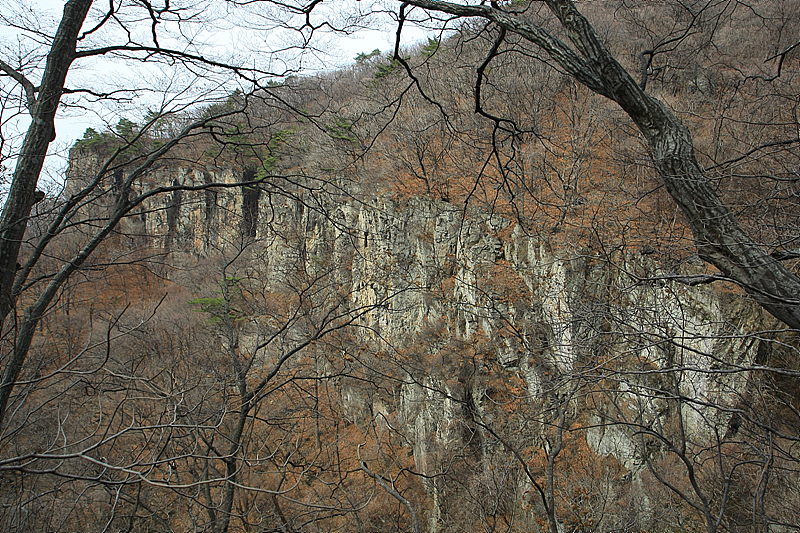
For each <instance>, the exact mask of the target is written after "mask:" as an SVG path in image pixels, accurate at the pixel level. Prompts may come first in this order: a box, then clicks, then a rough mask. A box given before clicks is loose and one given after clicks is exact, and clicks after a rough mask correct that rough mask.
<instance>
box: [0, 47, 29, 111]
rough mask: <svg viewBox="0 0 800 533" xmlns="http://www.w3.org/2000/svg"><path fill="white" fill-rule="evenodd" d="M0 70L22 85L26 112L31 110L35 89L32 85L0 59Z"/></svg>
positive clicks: (20, 73) (21, 74)
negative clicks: (26, 107)
mask: <svg viewBox="0 0 800 533" xmlns="http://www.w3.org/2000/svg"><path fill="white" fill-rule="evenodd" d="M0 70H2V71H3V72H5V73H6V74H8V75H9V76H10V77H11V78H13V79H14V81H16V82H17V83H19V84H20V85H22V88H23V89H24V90H25V99H26V101H27V104H28V110H29V111H31V110H33V106H34V105H35V104H36V87H35V86H34V85H33V83H31V80H29V79H28V78H27V77H25V75H24V74H23V73H22V72H20V71H19V70H17V69H15V68H14V67H12V66H11V65H9V64H8V63H6V62H5V61H3V60H2V59H0Z"/></svg>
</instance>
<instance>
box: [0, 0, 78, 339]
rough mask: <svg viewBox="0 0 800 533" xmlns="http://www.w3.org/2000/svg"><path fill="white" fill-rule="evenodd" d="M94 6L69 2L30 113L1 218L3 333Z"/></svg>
mask: <svg viewBox="0 0 800 533" xmlns="http://www.w3.org/2000/svg"><path fill="white" fill-rule="evenodd" d="M91 5H92V0H69V1H68V2H67V3H66V4H65V5H64V14H63V17H62V19H61V23H60V24H59V26H58V31H57V32H56V36H55V39H54V40H53V44H52V46H51V47H50V53H49V54H48V55H47V63H46V66H45V70H44V74H43V75H42V81H41V83H40V85H39V90H38V93H39V95H38V97H37V98H36V100H35V101H34V102H32V105H31V107H30V109H29V111H30V115H31V125H30V127H28V131H27V133H26V135H25V141H24V142H23V145H22V151H21V152H20V155H19V158H18V159H17V166H16V168H15V170H14V176H13V179H12V182H11V189H10V190H9V193H8V198H7V200H6V203H5V205H4V206H3V214H2V216H0V329H2V325H3V322H4V320H5V318H6V316H8V313H10V312H11V310H12V309H13V308H14V304H15V301H16V295H14V294H13V293H12V290H11V288H12V287H13V285H14V276H15V274H16V270H17V269H16V266H17V260H18V257H19V251H20V246H21V245H22V239H23V238H24V236H25V230H26V229H27V227H28V218H29V217H30V214H31V209H32V207H33V204H34V203H35V202H36V185H37V183H38V182H39V175H40V174H41V172H42V166H43V165H44V158H45V156H46V155H47V149H48V147H49V146H50V143H51V142H53V140H54V139H55V137H56V130H55V117H56V111H57V110H58V104H59V102H60V101H61V94H62V92H63V91H64V81H65V80H66V78H67V72H68V71H69V68H70V66H71V65H72V61H73V60H74V59H75V49H76V46H77V42H78V32H80V29H81V26H83V22H84V20H85V19H86V15H87V14H88V12H89V7H91Z"/></svg>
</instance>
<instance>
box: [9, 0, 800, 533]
mask: <svg viewBox="0 0 800 533" xmlns="http://www.w3.org/2000/svg"><path fill="white" fill-rule="evenodd" d="M418 3H419V2H418ZM422 4H424V2H422ZM493 4H494V6H493V8H491V9H493V10H494V11H492V13H494V12H497V11H503V12H504V13H512V14H513V15H514V17H516V19H515V20H518V21H522V22H524V23H527V24H536V25H538V26H537V27H541V28H545V29H547V30H548V31H550V32H551V33H552V34H553V35H556V36H560V37H562V38H565V39H566V36H565V35H564V33H565V30H563V29H562V25H561V24H559V23H558V21H554V20H553V17H552V16H551V15H550V12H549V11H546V9H545V7H544V6H538V5H537V3H529V2H508V3H501V5H497V3H493ZM579 7H580V9H581V11H582V12H583V13H584V14H585V15H586V16H587V18H588V20H589V21H591V23H592V25H593V27H594V28H595V31H596V32H597V34H598V35H600V36H601V37H602V38H603V40H604V42H605V43H606V45H607V46H608V47H609V50H611V52H612V53H613V54H615V56H616V57H617V58H618V59H619V61H620V62H621V63H622V65H623V66H624V67H625V68H627V69H628V70H629V71H630V72H631V73H632V74H633V75H635V76H636V77H637V80H636V81H637V83H640V84H641V86H643V87H644V86H646V89H647V94H648V95H651V96H652V97H653V98H654V99H658V101H659V102H663V105H664V108H665V109H667V110H668V111H669V113H671V114H672V115H674V117H677V118H676V120H679V121H680V123H681V124H683V125H685V126H686V128H688V131H689V132H691V137H690V142H691V146H692V147H693V150H694V153H693V154H692V157H693V158H694V157H696V160H697V162H698V164H699V165H700V166H701V167H702V171H703V176H704V177H705V178H704V179H706V178H707V182H708V184H709V185H708V187H709V189H713V192H714V194H715V195H716V197H718V198H719V199H720V202H721V205H724V206H725V208H726V211H724V212H723V211H721V210H720V211H718V212H719V213H721V214H720V219H723V218H724V217H727V216H729V214H730V216H731V217H735V220H736V221H737V223H738V224H739V225H740V227H741V231H742V232H745V233H746V235H747V238H748V243H747V246H750V247H753V248H757V249H758V250H763V254H762V255H763V256H764V257H767V258H769V261H768V262H769V263H770V265H768V266H767V267H765V268H772V266H774V265H779V268H780V269H783V270H785V271H786V272H788V273H790V274H791V275H796V274H797V258H798V257H800V255H798V252H797V250H798V247H797V243H796V235H797V228H798V227H800V225H798V221H797V216H798V215H800V210H798V206H797V199H796V198H797V194H796V189H797V185H796V181H797V168H798V167H797V165H798V156H800V152H798V145H797V139H798V138H800V137H798V120H797V94H800V87H798V82H799V81H800V79H799V78H798V73H799V70H798V69H799V65H798V61H797V57H796V54H795V53H794V52H792V53H787V54H784V55H783V56H781V57H780V61H781V66H780V72H778V73H776V71H775V61H772V63H770V62H769V61H768V62H766V63H765V62H764V58H766V57H770V56H771V55H774V54H777V53H778V52H779V51H780V50H786V49H787V48H788V49H790V51H791V50H794V49H793V48H791V45H792V43H791V42H790V41H786V39H791V37H787V36H791V35H794V36H795V37H796V35H797V31H798V28H797V27H796V26H797V25H798V22H797V20H796V19H797V17H796V16H795V17H792V16H789V15H786V13H792V12H795V13H796V10H795V11H792V10H794V9H795V8H797V7H798V6H797V5H796V2H786V3H782V2H778V1H774V0H770V1H764V2H759V3H756V4H754V5H753V6H749V7H747V8H745V6H743V5H739V4H736V5H734V4H727V3H726V4H713V5H711V4H708V5H706V4H703V5H702V6H700V5H694V4H693V5H692V6H682V7H676V5H672V4H667V3H663V4H657V5H656V4H652V5H651V4H646V5H645V4H641V5H633V6H631V5H626V4H624V3H606V2H603V3H600V2H581V3H580V4H579ZM486 9H490V8H489V7H488V6H487V7H486ZM687 17H688V18H687ZM431 20H433V19H431ZM487 20H492V19H487ZM429 22H430V21H429ZM494 22H495V23H496V21H494ZM501 22H502V21H501ZM453 24H454V25H453ZM453 24H451V25H450V26H448V28H450V30H449V31H443V32H442V33H440V34H438V35H436V36H435V37H432V38H430V39H429V40H428V41H427V42H426V43H421V44H420V45H418V46H416V47H414V48H412V49H408V50H401V53H400V55H399V57H398V58H393V57H392V55H391V54H386V53H380V52H379V51H376V52H373V53H369V52H365V53H363V54H360V55H359V56H358V57H357V58H355V63H354V64H353V65H352V66H351V67H349V68H346V69H343V70H340V71H336V72H327V73H323V74H320V75H316V76H311V75H308V76H302V75H301V76H285V77H281V78H279V79H276V80H274V81H273V82H272V83H270V84H269V85H266V86H262V87H258V88H254V89H253V90H252V91H249V92H247V91H234V92H230V93H229V94H228V95H227V96H226V98H224V99H221V100H218V101H214V102H211V103H207V104H204V105H198V106H194V107H192V108H190V109H187V110H184V111H182V112H180V113H177V112H176V113H158V112H149V113H147V116H144V117H143V118H136V117H131V118H130V119H123V120H120V121H119V122H118V123H116V124H115V125H114V126H113V127H109V128H108V129H105V130H99V131H98V130H96V129H90V130H87V132H86V135H85V137H84V139H83V140H81V141H79V142H78V143H77V144H76V145H75V146H74V147H73V148H72V150H71V152H70V167H69V170H68V172H67V176H66V186H65V190H64V191H63V193H62V194H61V195H60V196H58V197H47V198H44V199H40V201H39V202H38V203H36V204H35V206H34V212H33V216H32V217H31V220H30V222H29V223H28V226H27V230H26V233H25V238H24V240H23V244H22V251H21V252H20V261H19V263H18V265H17V274H16V276H17V277H16V278H15V280H17V281H15V284H14V289H13V291H12V292H13V294H14V297H15V298H17V300H15V302H14V311H13V312H12V313H11V314H10V315H9V317H11V318H8V319H6V321H5V323H4V324H3V326H4V329H3V338H2V342H3V344H2V350H3V351H2V357H3V359H2V362H3V371H4V373H5V375H9V373H10V372H11V370H9V369H12V368H13V363H12V362H13V361H17V359H16V355H17V354H19V353H21V350H23V349H25V350H29V351H30V353H29V354H28V352H27V351H26V352H25V353H26V354H28V355H27V357H26V358H23V359H24V365H21V367H20V369H19V370H18V371H19V376H18V377H16V378H14V380H13V381H12V382H11V383H12V385H13V386H8V387H6V389H5V390H8V391H12V392H9V393H8V400H7V401H8V405H7V407H6V406H5V404H4V405H3V409H4V412H3V413H2V416H0V422H2V425H0V430H2V431H1V432H0V454H2V455H0V502H2V505H3V508H4V512H3V516H2V518H0V524H1V525H2V527H3V528H4V529H7V530H9V531H11V530H20V531H21V530H26V531H110V530H113V531H214V532H219V533H222V532H228V531H231V532H232V531H259V532H267V531H282V532H285V533H288V532H300V531H309V532H310V531H315V532H316V531H320V532H321V531H354V532H355V531H358V532H373V531H375V532H377V531H381V532H388V531H414V532H417V531H429V532H431V533H434V532H450V531H464V532H466V531H471V532H472V531H482V532H494V531H508V532H516V531H519V532H531V531H548V532H550V533H558V532H566V531H570V532H609V533H610V532H631V533H632V532H641V531H648V532H677V531H686V530H691V531H700V530H702V531H708V532H709V533H715V532H716V531H730V532H738V531H745V530H746V531H753V532H784V531H786V532H788V531H793V530H795V529H797V528H798V524H800V492H799V491H798V486H799V485H798V483H797V480H798V475H799V472H800V464H799V461H800V456H798V451H797V439H798V435H797V428H798V427H800V415H799V414H798V402H800V393H798V388H797V386H796V380H797V377H798V372H799V371H800V368H798V357H797V347H798V339H797V332H796V330H794V329H791V328H787V322H786V320H784V319H783V318H781V317H782V316H784V315H782V314H781V312H780V310H781V308H784V309H789V310H790V311H791V310H792V309H794V308H795V307H797V304H796V300H795V299H784V300H780V301H778V303H777V304H775V300H778V298H777V295H778V294H779V293H778V292H773V293H767V292H765V289H762V288H760V287H762V286H761V285H754V284H750V283H746V282H744V281H742V279H744V278H743V277H742V276H740V275H739V273H740V271H742V272H745V274H747V275H750V274H748V273H747V270H748V268H749V267H748V266H747V265H748V264H749V263H747V261H750V260H751V259H752V258H751V257H750V256H748V257H743V258H742V259H741V261H740V262H736V261H734V263H736V266H735V268H732V269H731V270H726V268H727V267H726V266H725V265H727V263H725V262H724V261H723V260H717V259H716V256H715V254H716V253H717V252H715V251H712V252H709V249H710V248H714V246H717V243H716V241H714V239H718V240H719V241H720V242H724V243H729V239H730V234H720V235H718V236H717V235H716V234H714V235H711V236H708V235H704V234H703V233H699V232H698V231H699V230H698V227H701V226H702V227H703V228H708V231H709V233H714V232H716V231H717V227H718V225H717V221H715V220H710V219H705V220H703V219H700V220H697V219H696V218H693V216H694V215H692V213H694V212H695V211H693V210H692V209H693V207H692V206H691V205H690V206H686V205H684V204H685V203H695V204H697V205H700V207H707V206H705V205H704V202H705V198H704V197H702V196H697V197H694V198H691V199H690V200H691V201H686V202H684V203H681V201H680V197H679V196H678V195H677V194H676V193H675V190H674V187H675V186H674V184H673V182H674V181H675V179H676V176H665V175H664V170H663V169H664V166H665V164H664V162H663V160H664V159H665V158H661V159H659V157H658V154H657V153H656V152H655V151H654V149H653V146H655V144H654V143H652V142H651V140H650V139H649V138H648V137H647V134H643V133H642V127H641V126H640V125H638V123H637V122H636V119H635V118H634V120H633V121H632V120H631V118H632V117H631V113H630V112H629V111H627V110H624V109H622V108H621V107H620V105H618V104H617V103H615V102H614V101H612V99H611V98H604V97H603V96H598V94H596V93H597V92H598V91H597V90H594V89H591V88H590V87H587V85H586V83H584V84H582V83H579V81H576V77H575V76H573V75H571V74H570V73H569V72H567V71H565V69H564V68H562V67H561V66H559V65H556V68H554V60H553V59H552V58H551V56H547V57H546V56H545V55H544V53H543V52H542V51H541V48H537V47H535V46H533V45H532V44H531V43H530V42H528V41H527V40H526V38H525V36H524V34H513V32H506V31H505V30H504V29H502V28H503V26H502V25H492V24H489V23H488V22H485V21H481V20H480V19H478V20H476V19H465V20H459V21H457V22H455V23H453ZM564 27H567V28H569V26H568V25H565V26H564ZM154 31H155V30H154ZM743 35H746V36H747V37H746V38H743V37H742V36H743ZM642 50H645V51H647V50H649V56H648V55H647V54H644V53H642ZM647 57H649V59H650V63H649V64H647V65H643V64H642V65H643V66H644V70H642V69H641V68H640V66H642V65H640V63H639V61H640V60H642V59H643V58H644V59H647ZM773 59H774V58H773ZM776 74H777V75H776ZM639 75H641V76H642V77H641V79H638V78H639ZM590 84H591V83H590ZM603 90H606V89H603ZM637 127H638V129H637ZM653 129H656V128H655V127H654V128H653ZM654 136H655V135H654ZM681 180H683V181H686V182H691V181H699V180H697V179H696V177H695V176H694V175H690V174H687V175H686V176H678V177H677V181H681ZM703 183H705V182H703ZM676 198H677V200H676ZM701 204H703V205H701ZM711 207H714V206H711ZM705 212H708V211H705ZM737 231H738V230H737ZM745 233H743V234H745ZM709 243H711V244H709ZM743 249H744V248H743ZM749 249H750V248H747V250H749ZM715 250H716V248H715ZM720 253H721V252H720ZM748 253H749V252H748ZM723 255H724V254H723ZM759 257H760V256H759ZM756 259H758V260H759V261H761V260H762V259H759V258H758V257H757V258H756ZM772 264H774V265H772ZM737 269H738V270H737ZM759 272H762V271H759ZM763 272H767V271H766V270H765V271H763ZM769 272H772V271H771V270H770V271H769ZM737 276H739V277H737ZM762 277H766V274H764V275H763V276H762ZM747 279H750V278H747ZM59 280H61V281H59ZM57 281H58V283H56V282H57ZM775 283H777V282H775ZM787 290H788V289H787ZM48 291H51V293H50V296H48V294H49V293H48ZM9 294H11V292H9ZM48 298H49V299H48ZM765 301H766V302H767V303H765ZM771 306H772V307H771ZM776 306H777V308H778V311H775V307H776ZM791 312H793V311H791ZM37 313H38V314H37ZM789 314H791V313H789ZM26 328H27V329H26ZM26 332H27V333H26ZM26 335H27V337H26ZM24 339H28V341H27V342H29V343H30V344H29V345H28V346H27V347H25V346H24V342H23V340H24ZM7 382H9V381H8V379H7V378H5V377H4V382H3V383H7ZM4 417H5V418H4Z"/></svg>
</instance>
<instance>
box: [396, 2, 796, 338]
mask: <svg viewBox="0 0 800 533" xmlns="http://www.w3.org/2000/svg"><path fill="white" fill-rule="evenodd" d="M545 1H546V3H547V6H548V7H549V8H550V10H551V11H552V12H553V14H554V15H555V16H556V17H557V18H558V19H559V21H560V23H561V25H562V27H563V28H564V29H565V30H566V32H567V34H568V35H569V38H570V40H571V41H572V43H573V45H574V46H575V48H576V49H577V50H578V52H579V53H576V52H575V51H574V50H573V49H572V48H570V47H569V46H567V45H566V44H565V43H563V42H562V41H560V40H559V39H557V38H555V37H554V36H552V35H551V34H550V33H549V32H547V31H546V30H545V29H543V28H540V27H537V26H533V25H531V24H528V23H526V22H522V21H520V20H519V19H517V18H515V17H514V16H513V15H510V14H507V13H505V12H504V11H502V10H501V9H497V8H491V7H489V6H486V5H478V6H466V5H459V4H453V3H450V2H440V1H434V0H410V1H409V2H407V3H408V4H410V5H413V6H417V7H421V8H424V9H428V10H432V11H440V12H444V13H449V14H452V15H456V16H462V17H480V18H483V19H487V20H491V21H493V22H494V23H496V24H497V25H498V26H500V27H502V28H504V29H505V30H506V31H510V32H514V33H516V34H518V35H520V36H521V37H523V38H525V39H527V40H528V41H530V42H532V43H534V44H536V45H537V46H539V47H541V48H542V49H543V50H544V51H545V52H547V53H548V54H549V55H550V57H551V58H552V59H553V60H554V61H555V62H556V63H557V64H558V65H559V67H561V68H562V69H563V70H564V71H565V72H567V73H568V74H569V75H571V76H572V77H574V78H575V79H576V80H577V81H579V82H580V83H582V84H583V85H585V86H586V87H587V88H589V89H591V90H592V91H594V92H595V93H597V94H599V95H602V96H605V97H607V98H610V99H611V100H613V101H615V102H616V103H617V104H619V106H620V107H621V108H622V109H623V110H624V111H625V112H626V113H627V114H628V116H629V117H630V118H631V119H632V120H633V121H634V123H635V124H636V126H637V127H638V128H639V130H640V131H641V132H642V134H643V135H644V136H645V138H646V139H647V141H648V143H649V145H650V149H651V151H652V157H653V160H654V162H655V165H656V168H657V169H658V171H659V174H660V175H661V178H662V179H663V181H664V185H665V187H666V189H667V191H668V192H669V194H670V195H671V196H672V198H673V199H674V200H675V202H676V203H677V204H678V206H679V207H680V208H681V210H682V211H683V214H684V216H685V217H686V219H687V221H688V223H689V226H690V228H691V229H692V233H693V235H694V239H695V245H696V246H697V252H698V254H699V255H700V257H701V258H702V259H703V260H705V261H708V262H709V263H711V264H712V265H714V266H715V267H717V268H718V269H719V270H720V271H721V272H722V273H723V274H724V275H725V276H727V277H728V278H730V280H731V281H733V282H735V283H737V284H738V285H740V286H741V287H742V288H743V289H744V290H745V291H747V293H748V294H750V295H751V296H752V297H753V299H754V300H755V301H757V302H758V303H759V304H761V306H762V307H764V309H766V310H767V311H769V312H770V313H771V314H772V315H773V316H775V317H776V318H777V319H779V320H781V321H782V322H784V323H785V324H786V325H788V326H789V327H791V328H795V329H800V278H798V277H797V276H796V275H794V274H793V273H792V272H790V271H789V270H788V269H786V268H785V267H784V266H783V265H782V264H780V263H779V262H778V260H776V259H775V258H773V257H771V256H770V255H769V254H767V253H766V251H765V250H764V249H763V248H761V247H760V246H758V245H756V244H754V243H753V241H752V239H750V238H749V237H748V236H747V234H746V233H745V231H744V229H743V228H742V226H741V225H740V224H739V221H738V220H737V219H736V217H734V216H733V214H732V213H731V211H730V209H728V207H727V206H726V205H725V204H723V203H722V201H721V199H720V198H719V196H718V195H717V193H716V192H715V191H714V189H713V188H712V186H711V184H710V183H709V181H708V179H707V178H706V176H705V173H704V172H703V169H702V168H701V167H700V165H699V163H698V162H697V159H696V157H695V155H694V144H693V142H692V137H691V134H690V133H689V130H688V129H687V128H686V126H684V125H683V124H682V123H681V122H680V121H679V120H678V119H677V118H676V117H675V116H674V115H673V114H672V113H671V112H670V111H669V110H668V109H667V108H666V106H664V104H662V103H661V102H660V101H659V100H657V99H656V98H654V97H652V96H650V95H648V94H647V93H645V92H644V90H642V88H641V87H640V86H639V84H638V83H637V82H636V81H635V80H634V79H633V77H631V75H630V74H629V73H628V72H627V71H626V70H625V69H624V68H623V67H622V65H620V64H619V62H618V61H617V60H616V59H615V58H614V56H613V55H612V54H611V53H610V52H609V51H608V50H607V49H606V47H605V46H604V45H603V43H602V42H601V41H600V39H599V38H598V37H597V35H596V34H595V32H594V29H593V28H592V26H591V25H590V24H589V22H588V21H587V20H586V18H585V17H584V16H583V15H582V14H581V13H580V12H579V11H578V10H577V8H576V7H575V5H574V4H573V3H572V1H571V0H545ZM493 4H494V3H493ZM495 5H496V4H495Z"/></svg>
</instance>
